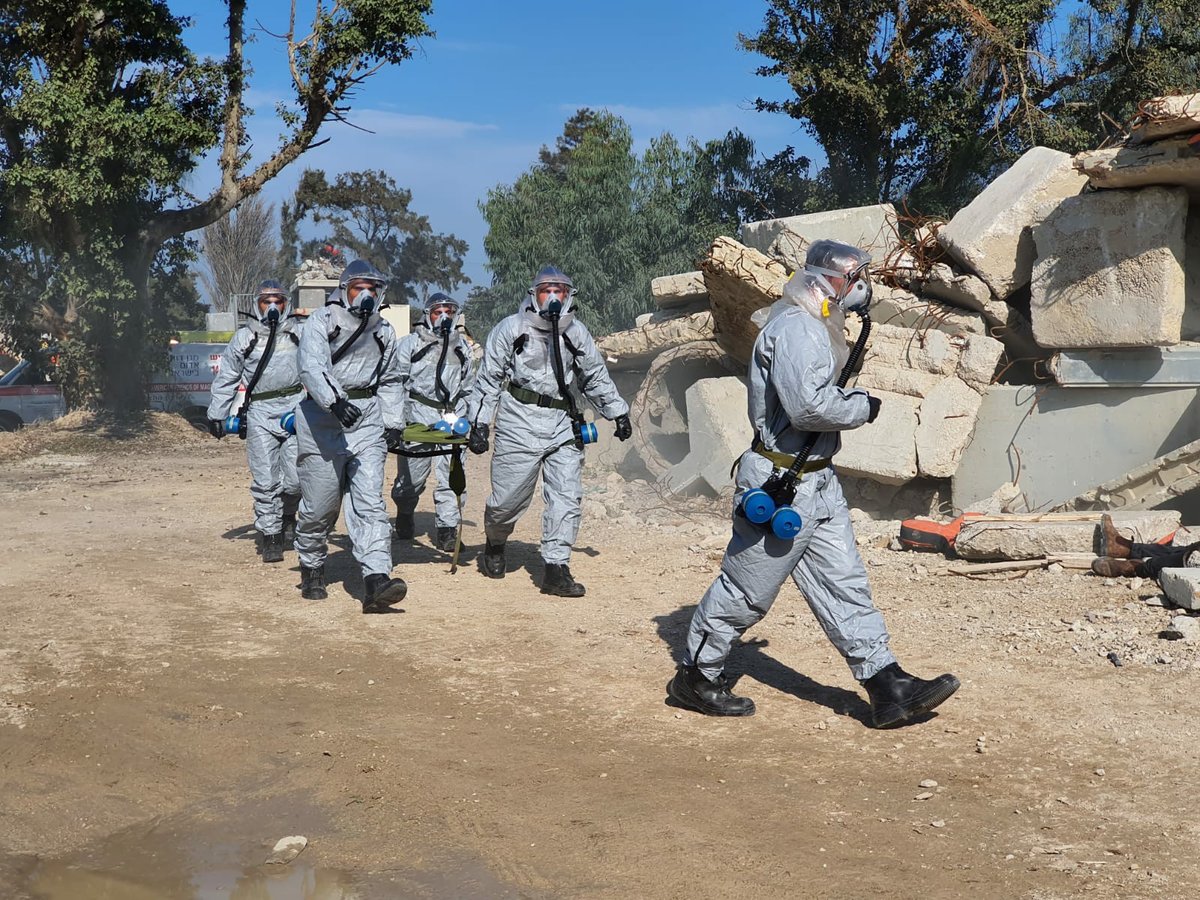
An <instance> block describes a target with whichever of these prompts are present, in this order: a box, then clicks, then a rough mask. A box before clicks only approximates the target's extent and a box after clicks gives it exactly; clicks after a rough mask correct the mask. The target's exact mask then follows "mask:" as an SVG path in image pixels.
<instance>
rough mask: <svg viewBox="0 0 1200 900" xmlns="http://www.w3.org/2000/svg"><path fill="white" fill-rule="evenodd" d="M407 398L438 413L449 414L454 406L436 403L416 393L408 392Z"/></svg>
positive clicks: (430, 398)
mask: <svg viewBox="0 0 1200 900" xmlns="http://www.w3.org/2000/svg"><path fill="white" fill-rule="evenodd" d="M408 396H409V397H411V398H412V399H413V400H416V401H417V402H418V403H420V404H421V405H422V406H428V407H429V408H430V409H436V410H437V411H438V412H444V413H445V412H451V411H452V410H453V409H454V404H453V403H451V404H449V405H447V404H445V403H438V402H437V401H436V400H434V399H433V398H432V397H426V396H425V395H424V394H418V393H417V392H416V391H409V392H408Z"/></svg>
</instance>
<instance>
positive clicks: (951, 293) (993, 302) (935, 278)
mask: <svg viewBox="0 0 1200 900" xmlns="http://www.w3.org/2000/svg"><path fill="white" fill-rule="evenodd" d="M910 286H911V287H912V289H913V290H914V291H916V292H917V293H918V294H921V295H922V296H925V297H933V298H934V299H937V300H942V301H944V302H946V303H949V304H950V305H951V306H957V307H960V308H962V309H970V310H974V311H975V312H979V313H986V314H987V315H989V316H992V317H995V318H998V319H1000V321H1003V320H1004V315H1005V314H1004V310H1005V309H1007V307H1006V306H1005V304H1004V303H1003V302H1002V301H1000V300H997V299H996V298H995V297H993V296H992V290H991V288H989V287H988V286H987V283H986V282H984V280H983V279H982V278H978V277H976V276H975V275H970V274H963V275H959V274H957V273H956V272H955V271H954V270H953V269H952V268H950V266H948V265H946V264H945V263H934V265H933V266H932V267H931V268H930V269H929V273H928V274H927V275H925V276H923V277H919V278H915V279H913V280H912V282H911V285H910Z"/></svg>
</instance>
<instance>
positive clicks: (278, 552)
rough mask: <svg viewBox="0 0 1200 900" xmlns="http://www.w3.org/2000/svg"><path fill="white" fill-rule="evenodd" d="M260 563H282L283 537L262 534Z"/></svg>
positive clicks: (280, 535)
mask: <svg viewBox="0 0 1200 900" xmlns="http://www.w3.org/2000/svg"><path fill="white" fill-rule="evenodd" d="M262 561H263V562H265V563H277V562H283V535H282V534H264V535H263V539H262Z"/></svg>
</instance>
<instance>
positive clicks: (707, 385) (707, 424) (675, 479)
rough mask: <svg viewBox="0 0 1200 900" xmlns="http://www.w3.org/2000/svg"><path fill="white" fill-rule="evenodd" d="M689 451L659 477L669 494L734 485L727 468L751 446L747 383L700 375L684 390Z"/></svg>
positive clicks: (734, 377) (717, 488) (721, 489)
mask: <svg viewBox="0 0 1200 900" xmlns="http://www.w3.org/2000/svg"><path fill="white" fill-rule="evenodd" d="M686 396H687V400H686V403H687V418H688V421H687V430H688V453H687V456H685V457H684V458H683V459H682V460H681V461H680V462H678V463H676V464H675V465H674V466H672V467H671V468H670V469H669V470H668V471H667V472H666V474H664V475H663V476H662V478H661V479H660V480H661V481H662V483H663V485H664V486H665V487H666V488H667V489H668V490H669V491H671V492H672V493H675V494H687V493H695V492H697V491H702V492H712V493H713V494H719V493H721V491H723V490H725V489H726V488H730V487H732V485H733V480H732V479H731V478H730V477H729V470H730V467H731V466H732V465H733V461H734V460H735V459H737V458H738V457H739V456H741V455H742V453H744V452H745V451H746V449H747V448H748V447H749V446H750V442H751V440H752V439H753V434H752V433H751V429H750V420H749V418H748V417H747V414H746V383H745V382H744V381H743V380H742V379H741V378H738V377H736V376H733V375H730V376H727V377H725V378H702V379H700V380H699V381H697V382H696V383H695V384H693V385H692V386H691V387H689V388H688V389H687V395H686Z"/></svg>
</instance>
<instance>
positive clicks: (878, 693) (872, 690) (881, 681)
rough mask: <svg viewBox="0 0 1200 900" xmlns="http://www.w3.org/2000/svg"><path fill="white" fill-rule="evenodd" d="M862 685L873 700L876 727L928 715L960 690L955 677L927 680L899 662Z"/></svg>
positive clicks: (872, 721)
mask: <svg viewBox="0 0 1200 900" xmlns="http://www.w3.org/2000/svg"><path fill="white" fill-rule="evenodd" d="M862 684H863V687H865V688H866V689H867V696H869V697H870V698H871V724H872V725H873V726H874V727H876V728H890V727H891V726H893V725H899V724H900V723H902V722H906V721H908V720H909V719H912V718H915V717H916V716H919V715H922V714H923V713H927V712H929V711H930V710H931V709H933V708H934V707H936V706H940V705H941V704H942V703H944V702H946V701H947V700H949V699H950V697H951V695H953V694H954V692H955V691H957V690H958V688H959V681H958V679H957V678H955V677H954V676H953V675H939V676H938V677H937V678H934V679H932V680H929V681H926V680H925V679H924V678H917V677H916V676H915V675H909V674H908V673H907V672H905V671H904V670H903V669H902V668H900V664H899V663H892V664H891V665H890V666H885V667H884V668H882V669H880V670H879V671H878V672H876V673H875V674H874V675H872V676H871V677H870V678H868V679H867V680H866V681H864V682H863V683H862Z"/></svg>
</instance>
